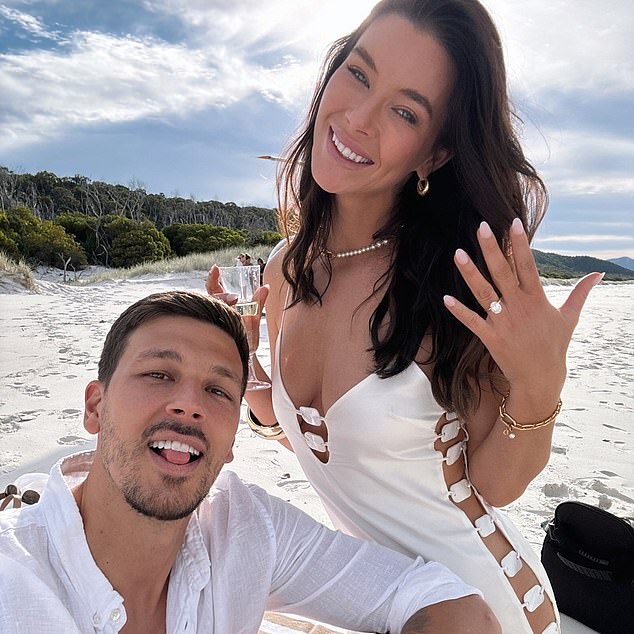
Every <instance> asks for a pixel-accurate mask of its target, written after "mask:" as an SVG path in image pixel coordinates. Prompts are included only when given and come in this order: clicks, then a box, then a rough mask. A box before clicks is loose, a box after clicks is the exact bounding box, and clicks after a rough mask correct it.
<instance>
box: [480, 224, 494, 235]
mask: <svg viewBox="0 0 634 634" xmlns="http://www.w3.org/2000/svg"><path fill="white" fill-rule="evenodd" d="M480 235H481V236H482V237H483V238H492V237H493V231H491V227H489V223H488V222H486V221H485V220H483V221H482V222H481V223H480Z"/></svg>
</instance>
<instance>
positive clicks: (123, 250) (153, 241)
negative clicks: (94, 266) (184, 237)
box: [109, 218, 171, 267]
mask: <svg viewBox="0 0 634 634" xmlns="http://www.w3.org/2000/svg"><path fill="white" fill-rule="evenodd" d="M123 220H127V219H126V218H124V219H123ZM130 222H132V221H130ZM124 225H127V223H111V225H110V227H109V228H110V229H112V228H113V227H114V228H116V229H117V230H119V231H118V232H117V234H116V235H115V236H114V238H113V240H112V265H113V266H115V267H128V266H134V265H135V264H142V263H143V262H156V261H157V260H163V259H165V258H166V257H169V256H170V255H171V249H170V243H169V241H168V240H167V238H166V237H165V236H164V235H163V234H162V233H161V232H160V231H159V230H158V229H157V228H156V227H155V226H154V224H153V223H151V222H150V221H149V220H144V221H143V222H141V223H138V224H137V223H135V222H132V225H133V226H132V227H131V228H129V229H127V230H125V231H122V230H120V229H121V228H122V227H123V226H124Z"/></svg>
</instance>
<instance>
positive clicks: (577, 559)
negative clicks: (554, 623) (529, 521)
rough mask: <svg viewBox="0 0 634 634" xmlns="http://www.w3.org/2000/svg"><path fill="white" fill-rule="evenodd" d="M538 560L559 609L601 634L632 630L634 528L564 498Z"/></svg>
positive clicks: (594, 508) (630, 633)
mask: <svg viewBox="0 0 634 634" xmlns="http://www.w3.org/2000/svg"><path fill="white" fill-rule="evenodd" d="M542 563H543V565H544V568H546V572H547V573H548V577H549V579H550V582H551V584H552V586H553V590H554V592H555V598H556V599H557V605H558V607H559V610H560V611H561V612H563V613H564V614H567V615H568V616H571V617H572V618H573V619H576V620H577V621H580V622H581V623H583V624H584V625H587V626H588V627H591V628H592V629H594V630H596V631H597V632H601V634H632V633H634V526H632V525H630V524H629V523H628V522H627V521H626V520H624V519H621V518H619V517H616V516H615V515H612V513H608V512H607V511H603V510H601V509H599V508H596V507H594V506H590V505H589V504H584V503H582V502H562V503H561V504H560V505H559V506H558V507H557V508H556V509H555V517H554V519H553V520H552V522H550V524H548V527H547V530H546V538H545V539H544V545H543V547H542Z"/></svg>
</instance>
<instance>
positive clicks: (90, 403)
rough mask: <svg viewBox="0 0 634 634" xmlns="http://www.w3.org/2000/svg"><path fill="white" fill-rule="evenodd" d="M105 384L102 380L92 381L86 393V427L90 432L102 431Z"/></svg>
mask: <svg viewBox="0 0 634 634" xmlns="http://www.w3.org/2000/svg"><path fill="white" fill-rule="evenodd" d="M104 390H105V388H104V386H103V383H102V382H101V381H91V382H90V383H89V384H88V385H87V386H86V391H85V393H84V428H85V429H86V431H87V432H88V433H89V434H98V433H99V431H101V402H102V399H103V393H104Z"/></svg>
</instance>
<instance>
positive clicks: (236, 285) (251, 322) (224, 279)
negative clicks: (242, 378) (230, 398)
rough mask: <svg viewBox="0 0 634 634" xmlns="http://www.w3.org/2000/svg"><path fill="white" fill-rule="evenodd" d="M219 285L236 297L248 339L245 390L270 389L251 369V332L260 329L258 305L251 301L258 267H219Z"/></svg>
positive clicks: (252, 368)
mask: <svg viewBox="0 0 634 634" xmlns="http://www.w3.org/2000/svg"><path fill="white" fill-rule="evenodd" d="M219 268H220V284H222V287H223V288H224V291H225V293H233V294H235V295H237V296H238V301H237V303H236V304H234V306H233V308H235V309H236V310H237V311H238V313H239V314H240V315H241V316H242V319H243V321H244V325H245V326H246V329H247V337H248V339H249V372H248V376H247V390H266V389H268V388H270V387H271V384H270V383H269V382H268V381H262V380H260V379H258V377H257V376H256V375H255V368H254V367H253V357H254V356H255V350H254V349H253V344H254V342H253V330H254V329H255V328H259V327H260V320H259V318H258V317H257V314H258V303H257V302H255V301H253V295H254V293H255V291H257V289H258V288H260V267H259V265H256V266H221V267H219Z"/></svg>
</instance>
